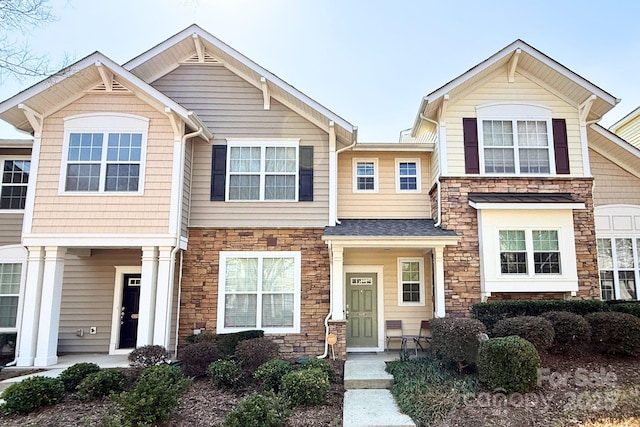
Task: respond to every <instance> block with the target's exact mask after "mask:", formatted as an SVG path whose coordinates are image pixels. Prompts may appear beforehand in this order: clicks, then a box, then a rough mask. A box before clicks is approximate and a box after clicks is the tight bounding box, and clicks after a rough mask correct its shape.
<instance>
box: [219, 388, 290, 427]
mask: <svg viewBox="0 0 640 427" xmlns="http://www.w3.org/2000/svg"><path fill="white" fill-rule="evenodd" d="M290 413H291V411H290V410H289V409H288V408H287V405H286V404H285V403H284V402H283V401H282V400H281V399H280V398H278V396H276V395H275V393H273V392H265V393H262V394H260V393H252V394H250V395H249V396H248V397H247V398H246V399H244V400H243V401H242V402H240V404H239V405H238V406H237V407H236V408H235V409H233V410H232V411H231V412H229V415H227V418H226V419H225V421H224V425H225V426H226V427H277V426H281V425H282V424H284V422H285V421H286V419H287V417H289V414H290Z"/></svg>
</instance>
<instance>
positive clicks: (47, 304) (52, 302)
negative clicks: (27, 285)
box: [34, 246, 67, 366]
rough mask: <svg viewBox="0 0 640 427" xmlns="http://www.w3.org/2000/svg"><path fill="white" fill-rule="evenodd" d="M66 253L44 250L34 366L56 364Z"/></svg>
mask: <svg viewBox="0 0 640 427" xmlns="http://www.w3.org/2000/svg"><path fill="white" fill-rule="evenodd" d="M66 252H67V249H66V248H61V247H59V246H47V247H46V248H45V258H44V272H43V278H44V279H43V283H42V304H41V305H40V319H39V327H38V348H37V351H36V358H35V360H34V366H49V365H55V364H56V363H57V362H58V356H57V353H58V328H59V326H60V302H61V300H62V280H63V276H64V257H65V254H66Z"/></svg>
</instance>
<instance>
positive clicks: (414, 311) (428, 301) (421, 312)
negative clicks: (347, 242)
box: [344, 249, 433, 336]
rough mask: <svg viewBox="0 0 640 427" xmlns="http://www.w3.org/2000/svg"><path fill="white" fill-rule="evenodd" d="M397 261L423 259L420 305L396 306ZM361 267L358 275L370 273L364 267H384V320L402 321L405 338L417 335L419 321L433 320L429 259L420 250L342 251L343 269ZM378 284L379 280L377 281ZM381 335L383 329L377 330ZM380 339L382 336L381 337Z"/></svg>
mask: <svg viewBox="0 0 640 427" xmlns="http://www.w3.org/2000/svg"><path fill="white" fill-rule="evenodd" d="M398 258H423V259H424V269H425V271H424V279H425V284H424V290H425V305H424V306H400V305H398ZM350 265H357V266H363V267H364V268H363V269H362V270H363V271H362V273H370V272H371V271H367V270H366V266H367V265H373V266H378V265H382V266H383V267H384V273H383V274H384V277H383V286H384V292H383V294H384V313H378V316H381V315H382V316H384V320H402V327H403V332H404V333H405V334H406V335H418V332H419V329H420V321H421V320H428V319H431V318H432V317H433V298H432V295H433V288H432V283H431V277H432V274H431V256H430V255H426V256H425V255H424V254H423V251H416V250H400V249H398V250H390V251H385V250H383V249H346V250H345V251H344V266H345V267H346V266H350ZM378 283H380V279H378ZM378 333H379V334H384V330H382V331H378ZM383 336H384V335H383Z"/></svg>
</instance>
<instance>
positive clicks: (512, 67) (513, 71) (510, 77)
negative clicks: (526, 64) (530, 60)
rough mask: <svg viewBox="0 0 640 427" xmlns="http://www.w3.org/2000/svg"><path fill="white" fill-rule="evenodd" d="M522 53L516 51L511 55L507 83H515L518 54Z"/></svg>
mask: <svg viewBox="0 0 640 427" xmlns="http://www.w3.org/2000/svg"><path fill="white" fill-rule="evenodd" d="M521 53H522V49H519V48H518V49H516V51H515V52H514V53H513V57H511V60H510V61H509V66H508V67H509V69H508V73H509V75H508V77H507V80H508V81H509V83H513V82H515V81H516V69H517V68H518V59H520V54H521Z"/></svg>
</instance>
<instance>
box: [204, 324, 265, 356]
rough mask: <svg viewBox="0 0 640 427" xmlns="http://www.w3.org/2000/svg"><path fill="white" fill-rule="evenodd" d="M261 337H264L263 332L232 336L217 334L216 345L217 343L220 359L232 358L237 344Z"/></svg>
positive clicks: (248, 332) (235, 333)
mask: <svg viewBox="0 0 640 427" xmlns="http://www.w3.org/2000/svg"><path fill="white" fill-rule="evenodd" d="M262 337H264V331H260V330H252V331H242V332H234V333H232V334H218V335H216V343H218V350H219V351H220V357H222V358H229V357H231V356H233V355H234V354H235V352H236V347H237V346H238V343H240V342H242V341H245V340H250V339H253V338H262Z"/></svg>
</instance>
